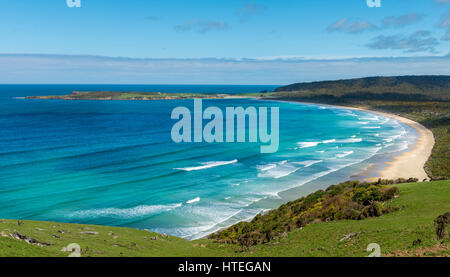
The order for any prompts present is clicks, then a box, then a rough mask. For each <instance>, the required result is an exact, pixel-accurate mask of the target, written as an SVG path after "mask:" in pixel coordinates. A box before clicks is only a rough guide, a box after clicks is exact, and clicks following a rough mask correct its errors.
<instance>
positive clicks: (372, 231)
mask: <svg viewBox="0 0 450 277" xmlns="http://www.w3.org/2000/svg"><path fill="white" fill-rule="evenodd" d="M396 186H397V187H398V188H399V189H400V197H398V198H396V199H394V200H392V202H391V203H389V205H393V206H398V207H400V210H399V211H396V212H393V213H391V214H387V215H383V216H381V217H378V218H369V219H365V220H361V221H356V220H344V221H335V222H328V223H317V224H311V225H308V226H306V227H304V228H303V229H301V230H296V231H293V232H290V233H288V236H287V237H286V238H282V239H280V240H276V241H272V242H270V243H268V244H262V245H257V246H254V247H252V248H250V250H248V251H244V252H242V251H241V249H240V247H239V246H237V245H228V244H220V243H215V242H213V241H212V240H208V239H202V240H197V241H186V240H183V239H180V238H175V237H165V236H162V235H158V234H155V233H151V232H148V231H143V230H134V229H128V228H116V227H106V226H88V225H77V224H62V223H51V222H34V221H24V222H23V224H21V225H20V226H19V225H18V222H17V221H16V220H2V221H1V222H0V234H1V235H0V256H3V257H5V256H7V257H11V256H27V257H30V256H41V257H42V256H44V257H47V256H56V257H65V256H67V255H68V254H69V253H66V252H62V251H61V249H62V248H63V247H66V246H67V245H69V244H70V243H78V244H79V245H80V246H81V248H82V254H81V256H83V257H87V256H93V257H104V256H107V257H111V256H113V257H120V256H123V257H136V256H147V257H154V256H158V257H164V256H181V257H195V256H231V257H233V256H269V257H273V256H367V255H368V254H369V253H368V252H366V247H367V245H368V244H369V243H378V244H379V245H380V246H381V252H382V254H389V253H390V254H392V253H394V254H396V255H408V256H410V255H415V254H417V253H422V254H424V255H450V250H449V248H448V244H449V243H450V240H449V239H448V238H447V239H446V240H444V244H442V245H440V246H439V247H437V246H436V245H438V244H439V243H440V242H438V241H437V240H436V239H435V234H434V227H433V220H434V219H435V218H436V217H437V216H438V215H440V214H443V213H444V212H448V211H450V181H438V182H431V183H409V184H401V185H396ZM14 230H17V231H18V232H19V233H20V234H21V235H26V236H29V237H32V238H34V239H37V240H38V241H41V242H46V243H51V244H53V245H51V246H48V247H40V246H35V245H30V244H27V243H26V242H23V241H20V240H18V239H14V238H11V237H9V234H10V233H13V232H14ZM59 231H62V232H59ZM81 232H98V234H81ZM354 232H362V233H361V234H360V235H358V236H355V237H352V238H350V239H348V240H345V241H342V242H340V240H341V239H342V238H343V237H344V236H345V235H347V234H349V233H354ZM4 236H7V237H4ZM155 238H156V240H155ZM418 239H420V243H416V244H415V245H413V242H414V241H418ZM405 251H407V252H405Z"/></svg>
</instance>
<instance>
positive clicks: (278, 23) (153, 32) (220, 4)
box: [0, 0, 450, 84]
mask: <svg viewBox="0 0 450 277" xmlns="http://www.w3.org/2000/svg"><path fill="white" fill-rule="evenodd" d="M81 4H82V7H81V8H68V7H67V5H66V0H5V1H2V8H1V10H0V41H1V43H0V65H1V66H2V67H1V68H0V73H4V74H7V75H4V76H2V77H0V82H2V83H11V82H19V83H22V82H77V83H78V82H81V83H83V82H113V81H114V80H118V78H117V76H118V75H120V76H128V77H123V78H120V80H121V82H130V83H135V82H138V83H149V82H152V83H155V82H156V83H167V82H169V83H190V82H192V81H193V80H194V79H195V80H196V82H200V83H255V82H256V83H273V84H278V82H291V81H292V82H294V81H307V80H320V79H324V78H333V77H334V78H338V77H352V76H355V77H356V76H357V75H358V73H359V72H361V71H363V72H365V70H364V69H367V70H368V69H369V68H370V67H369V65H370V62H371V61H372V60H371V59H373V58H378V60H377V61H378V62H379V61H380V60H379V59H385V60H384V62H383V64H386V67H385V68H384V70H383V68H382V67H380V68H378V67H375V69H376V72H375V73H377V74H379V75H386V74H387V72H389V73H390V72H391V70H390V66H389V62H386V61H388V60H389V61H391V63H394V62H396V60H392V59H391V57H397V58H398V59H400V58H404V57H421V58H417V59H411V58H408V59H403V60H398V61H399V62H400V61H401V62H402V63H405V61H408V63H414V65H415V66H411V67H410V70H409V71H408V70H407V69H408V66H405V70H403V69H401V70H400V69H399V72H401V73H404V74H423V71H424V69H423V68H420V65H422V66H426V67H429V69H430V71H433V73H440V74H449V73H450V72H449V71H448V70H447V69H446V67H445V66H442V70H441V69H440V68H441V67H440V66H438V68H439V70H441V71H438V72H434V71H436V69H433V68H432V67H433V63H436V62H437V61H439V63H442V62H443V63H444V65H445V64H446V63H447V65H448V68H450V65H449V64H448V60H449V58H448V56H447V55H448V53H449V52H450V51H449V49H450V47H449V46H450V0H408V1H405V0H381V4H382V7H381V8H369V7H368V6H367V4H366V0H339V1H336V0H259V1H256V0H255V1H236V0H208V1H205V0H190V1H186V0H164V1H163V0H159V1H156V0H147V1H142V0H81ZM23 54H28V55H26V56H24V55H23ZM89 56H90V58H89ZM95 56H102V57H108V59H106V58H102V59H99V58H96V57H95ZM433 56H435V57H441V58H440V59H435V58H433V59H428V60H427V61H428V63H427V64H423V61H424V60H420V59H422V58H423V57H433ZM114 57H126V58H133V59H132V60H129V59H128V62H130V63H131V64H127V62H126V60H127V59H114ZM362 57H364V58H367V59H365V60H359V61H358V63H357V64H356V65H355V64H352V65H351V66H352V68H353V69H354V70H355V74H354V75H352V74H342V72H337V71H335V72H334V75H333V72H332V71H331V69H329V70H328V71H330V72H326V74H324V73H321V72H320V70H319V69H317V70H315V71H316V72H317V73H316V74H315V75H314V74H305V73H309V72H308V71H307V66H308V64H305V61H308V60H311V61H314V62H315V63H314V65H316V66H318V68H320V66H322V64H324V63H325V64H326V62H327V61H328V62H330V63H333V62H334V63H335V64H336V61H335V60H336V59H338V60H341V61H342V62H349V59H350V60H351V59H352V58H353V59H354V58H362ZM207 58H213V59H216V61H215V65H214V70H215V71H213V73H214V74H215V75H214V76H209V75H211V71H210V70H209V69H210V68H211V65H210V64H208V59H207ZM135 59H137V60H135ZM158 59H159V60H160V59H164V65H163V67H164V68H166V69H164V70H162V71H165V75H162V73H158V72H157V70H155V67H156V68H157V67H158V66H159V65H161V61H159V62H158ZM106 60H109V62H108V63H109V64H112V65H111V67H108V66H107V65H105V64H104V62H105V61H106ZM247 60H251V62H248V61H247ZM255 60H256V61H260V62H254V61H255ZM81 61H83V62H81ZM246 61H247V62H246ZM431 61H433V62H431ZM283 62H284V63H285V64H286V70H287V68H291V71H286V70H284V71H283V66H281V65H280V63H283ZM319 62H320V63H321V65H320V66H319V65H318V64H319ZM169 63H170V65H169ZM236 63H239V66H240V67H239V68H240V73H239V74H240V75H238V74H237V73H236V72H237V71H236V68H235V66H236ZM271 63H273V67H271V66H270V64H271ZM293 63H294V64H296V65H298V66H299V67H303V68H302V70H299V69H298V68H295V65H293ZM25 64H26V65H28V66H27V67H28V68H25V66H24V65H25ZM75 64H76V65H75ZM137 64H139V66H138V68H136V66H137ZM199 64H202V66H201V67H199V66H198V65H199ZM275 64H276V66H275ZM190 65H192V67H193V68H196V70H198V71H196V72H191V73H190V74H188V73H189V72H186V70H188V69H189V66H190ZM377 65H378V64H377ZM127 66H128V67H129V68H130V67H133V70H132V71H129V72H127V71H126V67H127ZM246 66H247V67H246ZM349 66H350V65H349ZM355 66H357V67H356V68H355ZM325 67H326V66H325ZM95 68H101V70H102V71H101V72H98V73H99V74H98V76H100V75H101V74H105V75H106V74H107V73H108V74H110V75H111V76H112V77H111V79H110V80H108V78H106V76H105V78H100V77H99V78H98V79H97V80H96V79H95V76H94V77H92V76H89V78H87V76H85V72H87V71H92V72H96V71H95ZM139 68H141V70H142V71H139ZM170 68H171V69H172V70H170ZM245 68H247V70H248V71H253V72H256V73H258V74H256V75H257V76H256V75H254V76H252V73H251V72H246V71H245ZM352 68H345V69H346V70H345V71H349V72H350V70H351V69H352ZM32 69H35V70H39V69H41V70H44V71H45V72H46V73H47V74H49V76H47V75H45V76H40V75H39V74H37V73H36V72H34V73H33V70H32ZM332 69H333V67H332ZM263 70H264V71H265V72H267V74H266V75H264V74H263V73H264V72H262V71H263ZM334 70H338V68H334ZM339 70H341V71H342V70H343V69H342V68H340V69H339ZM61 71H62V72H61ZM8 72H9V73H8ZM295 72H297V73H295ZM300 72H303V73H300ZM56 73H57V74H56ZM132 73H133V74H137V75H141V77H140V78H138V77H137V76H136V75H132ZM394 73H395V72H394ZM425 73H426V72H425ZM55 74H56V75H57V76H58V77H56V75H55ZM64 74H65V75H64ZM202 74H203V77H201V76H202ZM242 74H244V75H248V76H247V77H248V81H245V78H243V76H242ZM282 74H285V75H289V78H281V76H280V75H282ZM52 75H55V77H54V78H52ZM194 75H195V76H194ZM306 76H307V77H306ZM44 77H45V78H44ZM150 77H151V78H150ZM194 77H195V78H194ZM244 77H245V76H244ZM171 78H172V79H171ZM202 78H203V79H202ZM158 80H161V81H159V82H158Z"/></svg>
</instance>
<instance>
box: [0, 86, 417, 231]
mask: <svg viewBox="0 0 450 277" xmlns="http://www.w3.org/2000/svg"><path fill="white" fill-rule="evenodd" d="M274 88H275V86H219V85H218V86H194V85H177V86H174V85H0V218H11V219H30V220H46V221H60V222H73V223H75V222H76V223H88V224H99V225H111V226H127V227H134V228H140V229H148V230H152V231H157V232H165V233H168V234H172V235H177V236H182V237H185V238H189V239H192V238H198V237H201V236H204V235H206V234H208V233H211V232H213V231H216V230H218V229H220V228H222V227H225V226H228V225H230V224H233V223H236V222H238V221H242V220H248V219H250V218H252V217H253V216H255V215H256V214H258V213H260V212H262V211H265V210H266V209H270V208H274V207H276V205H279V204H281V203H282V202H283V201H284V200H283V199H281V198H280V192H283V191H287V190H289V189H293V188H299V187H302V186H304V185H306V184H309V185H310V186H311V184H315V183H314V182H319V181H320V180H321V179H323V178H327V177H328V178H330V176H334V175H333V174H335V176H339V178H341V179H346V178H349V177H350V176H352V174H357V173H358V172H357V171H358V170H359V171H362V170H365V169H367V168H368V165H369V164H368V161H371V160H374V159H375V157H378V158H380V157H387V156H389V155H393V154H395V153H398V152H400V151H404V150H406V149H408V147H410V146H411V145H412V144H413V143H414V141H415V139H416V133H415V131H414V130H412V129H411V128H409V127H408V126H405V125H403V124H401V123H399V122H397V121H395V120H392V119H389V118H385V117H382V116H379V115H375V114H371V113H367V112H362V111H352V110H347V109H341V108H333V107H328V106H322V105H311V104H299V103H286V102H275V101H270V102H269V101H260V100H251V99H226V100H207V101H204V103H203V106H204V108H206V107H207V106H218V107H220V108H222V109H223V110H224V109H225V107H227V106H242V107H244V108H245V107H248V106H255V107H258V106H273V107H279V108H280V141H281V142H280V147H279V151H278V152H277V153H274V154H261V153H260V145H259V144H253V143H224V144H207V143H197V144H194V143H192V144H186V143H184V144H176V143H174V142H173V141H172V140H171V136H170V134H171V128H172V126H173V124H174V123H175V121H173V120H171V119H170V116H171V112H172V109H173V108H175V107H177V106H187V107H190V108H191V109H192V107H193V101H192V100H168V101H64V100H27V99H24V98H23V97H25V96H32V95H51V94H68V93H71V91H73V90H81V91H83V90H84V91H88V90H89V91H92V90H104V91H148V92H151V91H160V92H202V93H238V92H259V91H261V90H272V89H274ZM339 174H340V175H339ZM334 180H337V179H334ZM329 185H331V184H329ZM298 196H300V195H298ZM264 200H266V201H265V202H264ZM264 203H265V204H264Z"/></svg>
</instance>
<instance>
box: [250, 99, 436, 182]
mask: <svg viewBox="0 0 450 277" xmlns="http://www.w3.org/2000/svg"><path fill="white" fill-rule="evenodd" d="M259 99H261V100H268V99H264V98H259ZM269 100H270V99H269ZM273 100H275V101H283V102H293V103H305V104H314V105H322V106H328V107H335V108H342V109H349V110H357V111H364V112H369V113H373V114H378V115H381V116H385V117H389V118H392V119H394V120H397V121H399V122H401V123H403V124H406V125H408V126H409V127H411V128H413V129H414V130H415V131H416V132H417V134H418V137H417V140H416V142H415V144H414V146H412V147H411V148H410V149H408V150H406V151H404V152H402V153H401V154H400V155H398V156H395V157H394V158H393V159H392V160H391V161H387V162H385V163H384V168H383V169H381V170H378V172H377V175H378V176H376V177H370V178H365V179H363V181H369V182H372V181H377V180H378V179H380V178H381V179H398V178H404V179H408V178H417V179H418V180H419V181H423V180H430V178H429V176H428V174H427V173H426V172H425V169H424V166H425V163H426V162H427V161H428V159H429V157H430V156H431V152H432V150H433V147H434V144H435V139H434V135H433V132H431V131H430V130H429V129H427V128H426V127H425V126H423V125H421V124H420V123H418V122H416V121H413V120H411V119H408V118H405V117H401V116H398V115H395V114H391V113H386V112H380V111H374V110H370V109H366V108H363V107H351V106H340V105H330V104H320V103H312V102H301V101H290V100H279V99H273Z"/></svg>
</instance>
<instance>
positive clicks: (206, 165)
mask: <svg viewBox="0 0 450 277" xmlns="http://www.w3.org/2000/svg"><path fill="white" fill-rule="evenodd" d="M237 162H238V160H232V161H213V162H206V163H201V166H193V167H184V168H175V169H176V170H182V171H197V170H203V169H208V168H213V167H217V166H224V165H229V164H235V163H237Z"/></svg>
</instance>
